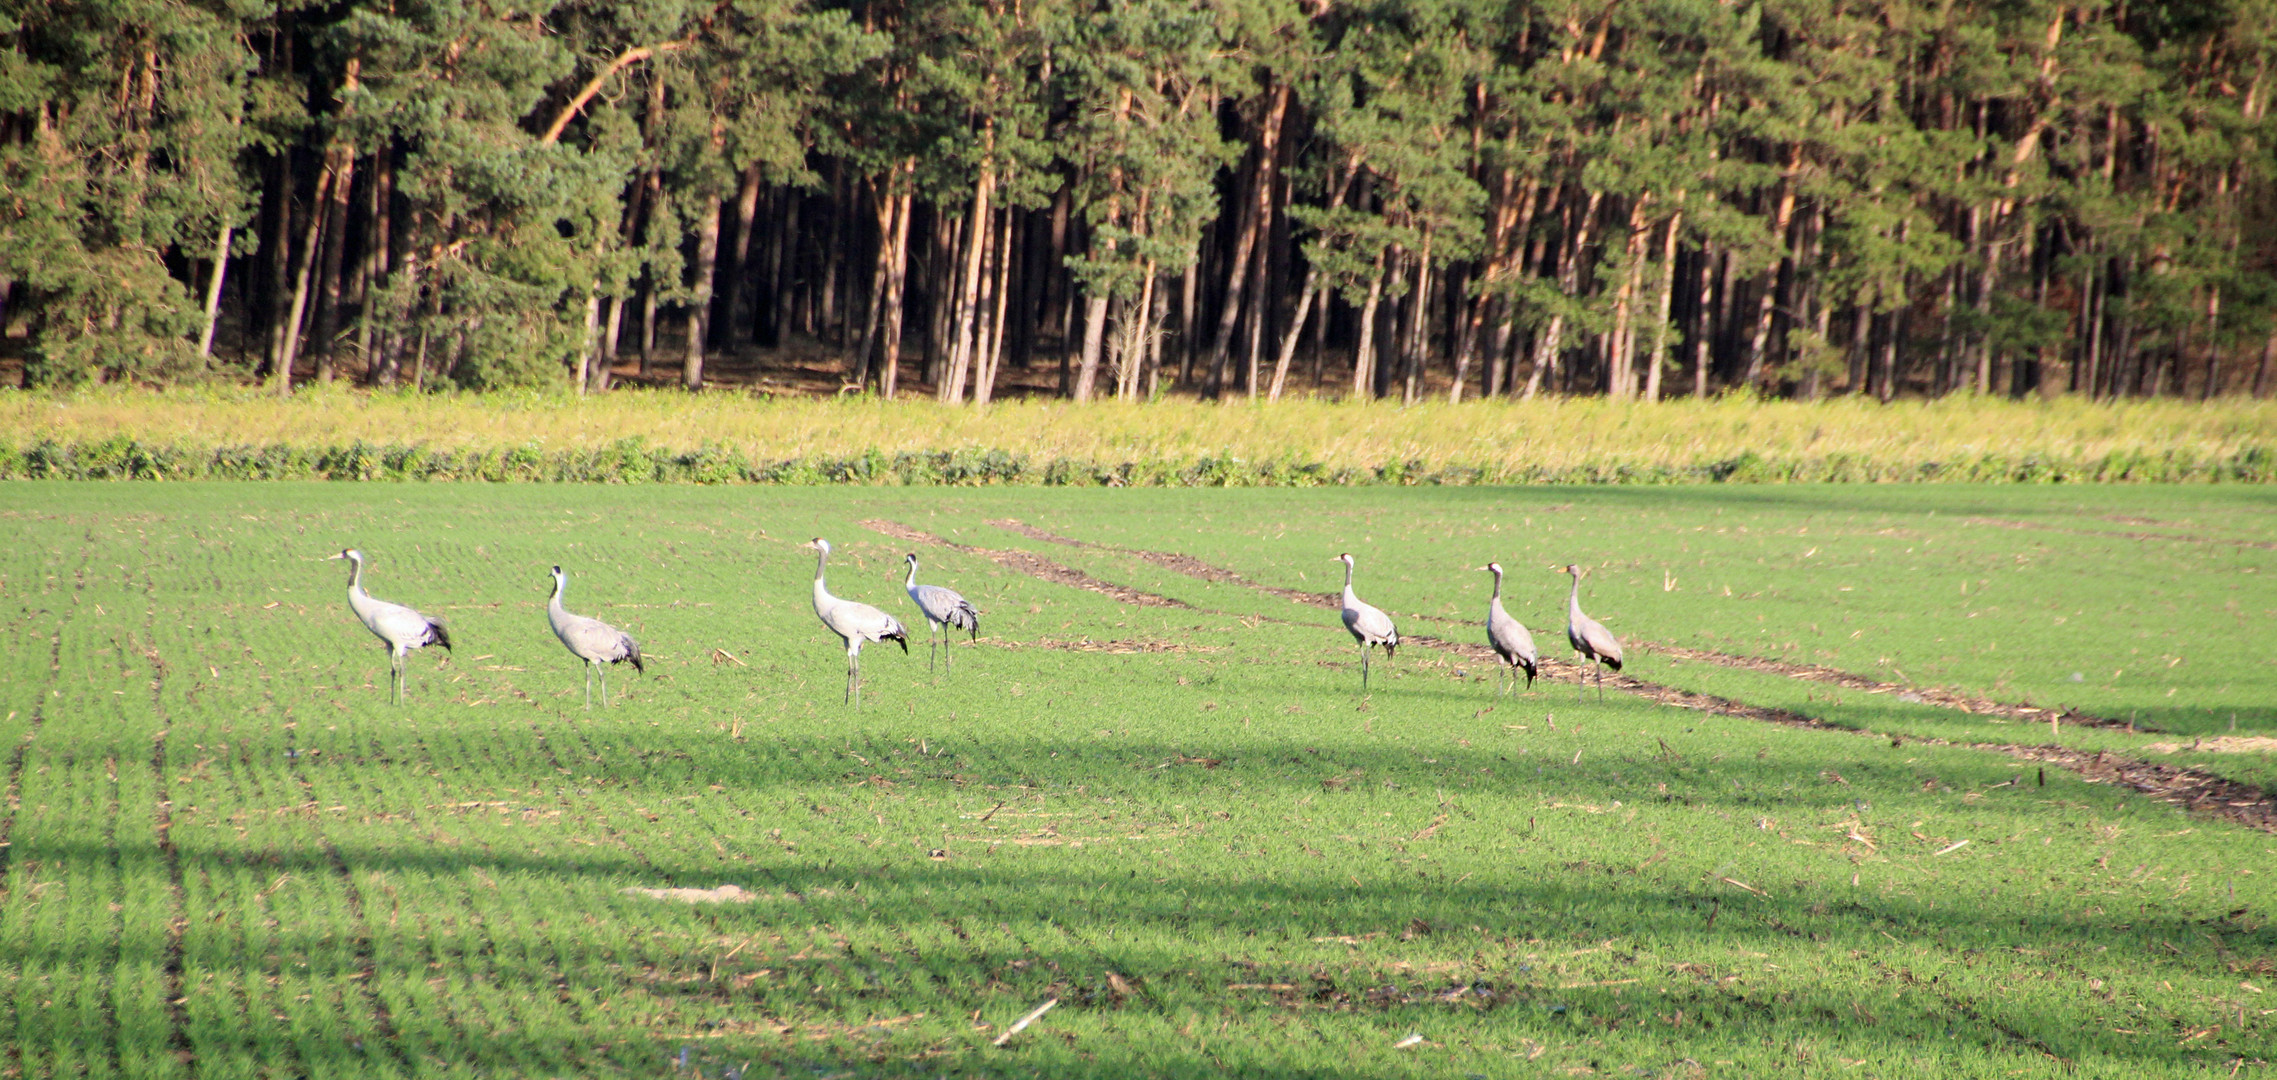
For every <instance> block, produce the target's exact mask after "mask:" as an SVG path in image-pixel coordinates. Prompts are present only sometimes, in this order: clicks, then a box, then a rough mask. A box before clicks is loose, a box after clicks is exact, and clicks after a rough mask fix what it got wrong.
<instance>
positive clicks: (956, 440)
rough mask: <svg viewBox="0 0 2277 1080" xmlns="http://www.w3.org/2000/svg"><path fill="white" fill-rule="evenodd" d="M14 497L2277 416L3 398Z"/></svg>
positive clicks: (99, 394) (956, 467) (1442, 450)
mask: <svg viewBox="0 0 2277 1080" xmlns="http://www.w3.org/2000/svg"><path fill="white" fill-rule="evenodd" d="M0 478H53V479H85V480H111V479H229V480H281V479H303V480H306V479H324V480H357V481H387V480H485V481H556V482H601V483H659V482H662V483H697V484H712V483H765V484H785V485H813V484H867V485H947V486H987V485H1046V486H1076V487H1085V486H1102V487H1228V486H1290V487H1316V486H1338V487H1341V486H1368V485H1395V486H1404V485H1419V484H1452V485H1480V484H1509V483H1558V484H1687V483H1701V482H1842V481H1871V482H1893V481H1894V482H1924V481H1936V482H1987V483H2059V482H2154V481H2195V482H2246V483H2267V482H2270V481H2272V480H2277V404H2272V403H2268V402H2251V401H2223V402H2216V403H2208V404H2187V403H2177V402H2144V403H2130V404H2125V405H2113V406H2100V405H2093V404H2088V403H2084V402H2079V401H2071V400H2065V401H2057V402H2011V401H2003V400H1960V399H1949V400H1945V401H1940V402H1927V403H1903V404H1898V405H1891V406H1882V405H1875V404H1871V403H1867V402H1861V401H1856V400H1837V401H1829V402H1821V403H1799V402H1757V401H1753V400H1746V399H1726V400H1715V401H1705V402H1702V401H1678V402H1666V403H1661V404H1657V405H1640V404H1636V403H1620V402H1605V401H1594V400H1591V401H1570V400H1548V399H1545V400H1540V401H1532V402H1519V403H1507V402H1483V403H1482V402H1473V403H1469V404H1465V405H1456V406H1450V405H1446V404H1443V403H1430V404H1424V405H1418V406H1415V407H1412V408H1407V409H1401V408H1397V407H1394V406H1391V405H1388V404H1352V405H1338V404H1328V403H1322V402H1313V401H1301V402H1282V403H1279V404H1277V405H1275V406H1273V407H1271V408H1260V407H1250V406H1241V405H1212V404H1195V403H1187V402H1160V403H1151V404H1125V403H1095V404H1092V405H1088V406H1082V407H1077V406H1073V405H1070V404H1067V403H1064V402H1057V401H1011V402H1002V403H998V404H995V405H991V406H989V407H987V408H985V409H980V408H955V407H944V406H939V405H936V404H933V403H930V402H913V401H907V402H891V403H889V402H881V401H877V400H875V399H872V398H860V397H857V398H850V399H846V400H804V399H796V400H780V401H777V400H764V399H759V400H755V399H752V398H747V397H739V396H735V395H730V394H711V395H702V396H698V397H694V398H690V397H687V396H684V395H679V394H659V393H644V392H630V391H628V392H619V393H612V394H610V395H607V396H606V397H599V398H570V397H547V396H514V395H488V396H485V395H447V396H418V395H408V394H391V393H358V392H350V391H343V390H330V391H324V390H311V391H304V392H303V394H302V395H301V396H299V397H295V398H290V399H283V400H279V399H276V398H273V397H266V396H256V395H249V394H224V393H213V394H194V393H187V392H184V393H165V394H156V393H142V392H132V391H121V390H111V391H88V392H84V393H80V394H69V395H45V394H30V393H20V392H19V393H0Z"/></svg>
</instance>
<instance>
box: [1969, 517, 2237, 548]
mask: <svg viewBox="0 0 2277 1080" xmlns="http://www.w3.org/2000/svg"><path fill="white" fill-rule="evenodd" d="M2106 520H2115V521H2119V522H2122V523H2124V524H2129V525H2157V524H2160V522H2156V521H2150V520H2148V519H2145V518H2110V519H2106ZM1961 524H1963V525H1989V526H1991V527H1993V528H1995V529H2018V530H2023V531H2027V532H2052V533H2066V534H2068V535H2071V536H2088V537H2096V538H2099V539H2105V540H2166V541H2171V542H2173V543H2177V544H2211V545H2215V546H2221V547H2249V548H2260V549H2262V550H2264V551H2277V542H2273V541H2269V540H2236V539H2230V538H2227V537H2220V536H2198V535H2195V534H2192V533H2154V532H2106V531H2104V530H2101V529H2073V528H2066V527H2065V526H2062V525H2043V524H2040V523H2038V522H2033V521H2010V520H2008V519H2006V518H1988V517H1973V518H1963V519H1961Z"/></svg>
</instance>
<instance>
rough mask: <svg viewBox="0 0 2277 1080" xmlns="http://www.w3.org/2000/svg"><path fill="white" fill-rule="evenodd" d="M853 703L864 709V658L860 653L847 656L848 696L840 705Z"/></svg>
mask: <svg viewBox="0 0 2277 1080" xmlns="http://www.w3.org/2000/svg"><path fill="white" fill-rule="evenodd" d="M849 703H851V704H852V705H853V706H854V707H855V708H857V709H859V708H861V707H862V658H861V654H859V653H851V652H850V653H847V654H846V696H845V698H844V699H842V700H841V701H840V702H839V704H842V705H843V704H849Z"/></svg>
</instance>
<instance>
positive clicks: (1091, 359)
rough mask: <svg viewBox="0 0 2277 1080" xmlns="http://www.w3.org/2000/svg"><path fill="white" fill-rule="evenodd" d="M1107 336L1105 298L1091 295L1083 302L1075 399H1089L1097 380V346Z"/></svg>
mask: <svg viewBox="0 0 2277 1080" xmlns="http://www.w3.org/2000/svg"><path fill="white" fill-rule="evenodd" d="M1106 337H1107V298H1106V297H1105V296H1093V297H1089V298H1087V299H1085V300H1084V303H1083V363H1082V365H1081V366H1080V367H1079V368H1078V369H1077V373H1076V376H1075V400H1076V401H1078V402H1084V401H1089V400H1091V391H1092V388H1093V387H1094V386H1096V385H1098V382H1099V348H1100V346H1101V345H1102V344H1104V343H1105V341H1106Z"/></svg>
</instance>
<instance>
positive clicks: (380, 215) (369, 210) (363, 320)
mask: <svg viewBox="0 0 2277 1080" xmlns="http://www.w3.org/2000/svg"><path fill="white" fill-rule="evenodd" d="M367 187H368V189H369V192H370V202H369V203H368V204H367V205H366V206H365V208H364V210H365V215H364V216H365V222H364V256H363V258H361V259H359V260H357V262H356V281H355V288H354V290H353V291H354V293H355V295H356V356H357V357H358V358H360V359H361V360H362V361H363V364H364V379H365V381H367V382H377V381H378V380H379V375H380V372H381V371H382V370H383V369H385V368H388V367H390V366H391V362H390V361H389V360H388V359H387V358H384V357H375V356H374V355H373V344H372V332H373V329H374V328H375V326H376V324H377V323H378V322H379V320H378V319H377V318H376V317H375V315H376V314H377V312H376V311H375V308H376V306H377V305H375V304H373V302H372V290H373V289H374V288H377V287H378V285H379V282H380V280H381V278H382V277H384V276H385V275H386V274H387V273H388V269H389V267H388V254H389V252H388V247H389V241H390V238H391V236H392V233H393V231H394V230H393V229H391V228H390V224H391V222H392V221H393V220H394V217H395V214H394V208H395V170H394V169H392V168H390V167H389V166H388V151H387V149H386V147H384V146H383V147H381V149H380V152H379V153H377V154H375V155H373V156H372V181H371V183H370V184H369V185H367ZM385 341H386V336H385V335H382V338H381V342H382V344H381V346H380V347H381V348H385Z"/></svg>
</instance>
